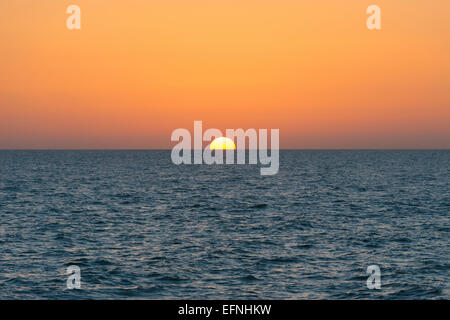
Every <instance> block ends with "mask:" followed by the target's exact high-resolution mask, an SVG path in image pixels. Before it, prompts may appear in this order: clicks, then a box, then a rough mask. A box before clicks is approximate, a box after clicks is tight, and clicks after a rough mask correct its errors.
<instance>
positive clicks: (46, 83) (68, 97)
mask: <svg viewBox="0 0 450 320" xmlns="http://www.w3.org/2000/svg"><path fill="white" fill-rule="evenodd" d="M70 4H77V5H79V6H80V7H81V10H82V29H81V30H79V31H70V30H68V29H67V28H66V19H67V17H68V14H66V12H65V11H66V8H67V6H68V5H70ZM370 4H377V5H379V6H380V7H381V10H382V11H381V13H382V30H381V31H369V30H368V29H367V28H366V18H367V15H366V13H365V11H366V8H367V6H368V5H370ZM0 43H1V46H0V148H2V149H4V148H171V147H172V146H173V145H174V144H175V143H172V142H170V135H171V132H172V130H174V129H176V128H188V129H189V130H192V126H193V121H194V120H203V126H204V128H212V127H214V128H219V129H221V130H223V131H225V129H226V128H244V129H246V128H256V129H258V128H279V129H280V144H281V147H282V148H450V1H448V0H433V1H430V0H395V1H392V0H390V1H387V0H371V1H365V0H346V1H336V0H314V1H313V0H303V1H302V0H226V1H225V0H189V1H186V0H127V1H125V0H117V1H110V0H71V1H62V0H58V1H55V0H39V1H36V0H3V1H1V2H0Z"/></svg>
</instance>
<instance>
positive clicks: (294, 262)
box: [0, 151, 450, 299]
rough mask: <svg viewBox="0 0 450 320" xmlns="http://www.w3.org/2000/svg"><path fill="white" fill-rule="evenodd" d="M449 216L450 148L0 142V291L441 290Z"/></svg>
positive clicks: (415, 294)
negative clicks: (77, 273)
mask: <svg viewBox="0 0 450 320" xmlns="http://www.w3.org/2000/svg"><path fill="white" fill-rule="evenodd" d="M449 211H450V151H282V152H281V157H280V172H279V173H278V174H277V175H275V176H261V175H260V174H259V169H258V168H257V166H250V165H215V166H208V165H181V166H176V165H174V164H172V162H171V160H170V151H0V221H1V224H0V287H1V290H0V298H3V299H24V298H27V299H48V298H50V299H108V298H119V299H175V298H186V299H195V298H198V299H214V298H225V299H229V298H235V299H247V298H248V299H256V298H264V299H266V298H267V299H306V298H310V299H321V298H330V299H354V298H361V299H378V298H383V299H442V298H445V299H449V298H450V291H449V288H448V282H449V270H450V269H449V257H450V250H449V230H450V222H449ZM373 264H376V265H379V266H380V268H381V290H369V289H367V287H366V280H367V277H368V276H367V275H366V268H367V266H369V265H373ZM70 265H77V266H79V267H80V268H81V289H80V290H69V289H67V288H66V279H67V276H66V274H65V272H66V268H67V267H68V266H70Z"/></svg>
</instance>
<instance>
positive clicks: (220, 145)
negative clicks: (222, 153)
mask: <svg viewBox="0 0 450 320" xmlns="http://www.w3.org/2000/svg"><path fill="white" fill-rule="evenodd" d="M209 148H210V149H211V150H227V149H231V150H234V149H236V146H235V145H234V142H233V140H231V139H230V138H226V137H220V138H216V139H214V140H213V142H211V144H210V145H209Z"/></svg>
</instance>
